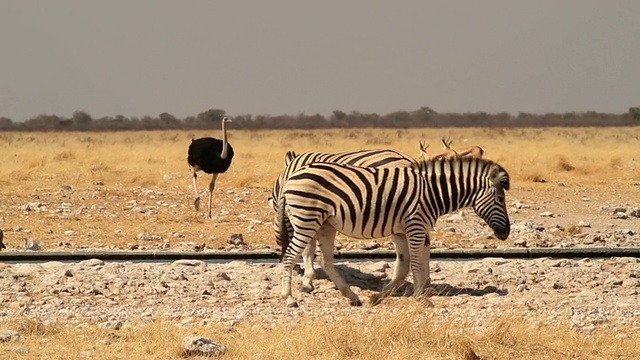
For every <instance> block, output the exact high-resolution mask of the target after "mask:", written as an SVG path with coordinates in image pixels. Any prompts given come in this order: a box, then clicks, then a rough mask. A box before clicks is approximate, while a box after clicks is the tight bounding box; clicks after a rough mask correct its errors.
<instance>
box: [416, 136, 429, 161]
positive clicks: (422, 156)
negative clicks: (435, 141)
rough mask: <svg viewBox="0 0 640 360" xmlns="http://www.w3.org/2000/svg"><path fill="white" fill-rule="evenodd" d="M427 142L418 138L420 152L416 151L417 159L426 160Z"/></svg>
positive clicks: (427, 156) (427, 157)
mask: <svg viewBox="0 0 640 360" xmlns="http://www.w3.org/2000/svg"><path fill="white" fill-rule="evenodd" d="M428 147H429V144H425V143H424V141H422V140H420V152H418V160H428V159H429V155H428V154H427V148H428Z"/></svg>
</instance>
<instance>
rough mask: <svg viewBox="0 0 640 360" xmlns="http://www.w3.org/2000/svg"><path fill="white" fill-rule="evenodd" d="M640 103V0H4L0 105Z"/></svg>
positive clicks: (248, 109) (318, 108)
mask: <svg viewBox="0 0 640 360" xmlns="http://www.w3.org/2000/svg"><path fill="white" fill-rule="evenodd" d="M639 105H640V1H637V0H629V1H622V0H620V1H618V0H607V1H604V0H534V1H517V0H503V1H498V0H482V1H480V0H478V1H471V0H469V1H455V0H450V1H449V0H448V1H445V0H443V1H426V0H415V1H402V0H397V1H372V0H358V1H356V0H322V1H304V0H269V1H240V0H235V1H214V0H189V1H178V0H171V1H169V0H127V1H124V0H109V1H104V0H101V1H95V0H55V1H36V0H13V1H12V0H0V116H7V117H9V118H11V119H13V120H15V121H20V120H25V119H27V118H29V117H32V116H36V115H38V114H43V113H47V114H56V115H61V116H70V115H71V114H72V112H73V111H74V110H84V111H87V112H89V113H90V114H91V115H93V116H94V117H100V116H105V115H109V116H113V115H119V114H122V115H126V116H143V115H152V116H157V115H158V114H159V113H161V112H165V111H166V112H169V113H171V114H174V115H176V116H178V117H184V116H188V115H196V114H197V113H199V112H201V111H204V110H207V109H210V108H219V109H224V110H226V111H227V113H229V114H231V115H235V114H254V115H256V114H271V115H279V114H297V113H299V112H305V113H307V114H314V113H320V114H324V115H328V114H330V113H331V112H332V111H333V110H336V109H338V110H342V111H345V112H350V111H353V110H357V111H361V112H376V113H379V114H386V113H389V112H392V111H396V110H415V109H418V108H419V107H420V106H429V107H431V108H432V109H434V110H436V111H438V112H468V111H487V112H500V111H506V112H510V113H513V114H516V113H518V112H520V111H523V112H534V113H543V112H565V111H587V110H594V111H600V112H613V113H623V112H626V111H627V110H628V108H629V107H630V106H639Z"/></svg>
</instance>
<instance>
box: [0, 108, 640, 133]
mask: <svg viewBox="0 0 640 360" xmlns="http://www.w3.org/2000/svg"><path fill="white" fill-rule="evenodd" d="M224 116H227V114H226V112H225V111H224V110H221V109H209V110H206V111H203V112H201V113H199V114H197V115H196V116H188V117H186V118H184V119H179V118H177V117H175V116H173V115H171V114H169V113H167V112H163V113H161V114H159V115H158V116H157V117H152V116H144V117H142V118H137V117H131V118H129V117H126V116H124V115H117V116H115V117H102V118H98V119H94V118H92V117H91V115H90V114H88V113H86V112H84V111H75V112H74V113H73V115H72V116H71V118H64V117H59V116H57V115H48V114H43V115H38V116H36V117H33V118H31V119H27V120H26V121H24V122H15V121H12V120H11V119H9V118H6V117H0V130H5V131H6V130H8V131H118V130H164V129H217V128H219V127H220V120H221V119H222V117H224ZM232 117H233V127H234V128H235V129H330V128H392V129H410V128H441V127H500V128H512V127H567V126H570V127H576V126H634V125H640V107H631V108H629V111H628V112H627V113H623V114H608V113H598V112H595V111H588V112H569V113H564V114H557V113H547V114H531V113H519V114H518V115H516V116H514V115H511V114H508V113H504V112H503V113H497V114H491V113H486V112H474V113H437V112H435V111H434V110H432V109H431V108H429V107H426V106H423V107H421V108H420V109H418V110H415V111H395V112H392V113H389V114H386V115H378V114H376V113H369V114H367V113H361V112H359V111H353V112H351V113H345V112H343V111H340V110H334V111H333V113H332V114H331V115H330V116H329V117H328V118H327V117H324V116H323V115H320V114H315V115H306V114H304V113H300V114H297V115H275V116H271V115H255V116H254V115H251V114H244V115H242V114H241V115H235V116H232Z"/></svg>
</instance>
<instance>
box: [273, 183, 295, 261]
mask: <svg viewBox="0 0 640 360" xmlns="http://www.w3.org/2000/svg"><path fill="white" fill-rule="evenodd" d="M286 205H287V202H286V199H285V198H284V191H282V192H281V193H280V197H279V198H278V216H277V221H278V224H277V226H276V241H277V242H278V243H279V244H280V246H281V247H282V249H281V253H280V261H282V258H283V257H284V253H285V251H286V250H287V247H288V246H289V242H291V238H290V236H289V228H288V227H287V222H288V220H289V218H288V216H287V210H286V209H285V207H286Z"/></svg>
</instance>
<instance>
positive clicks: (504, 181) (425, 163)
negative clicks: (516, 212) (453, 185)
mask: <svg viewBox="0 0 640 360" xmlns="http://www.w3.org/2000/svg"><path fill="white" fill-rule="evenodd" d="M455 162H460V163H463V164H464V163H476V164H478V165H480V166H482V167H483V168H489V169H490V170H489V172H488V176H489V178H490V179H491V183H492V184H493V185H494V186H496V187H499V188H502V189H504V190H509V187H510V185H511V184H510V180H509V173H507V170H505V169H504V168H503V167H502V166H501V165H500V164H498V163H496V162H495V161H492V160H488V159H482V158H475V157H458V158H455V159H436V160H430V159H426V160H419V161H417V162H416V164H415V165H414V166H413V168H414V169H416V170H419V171H421V172H426V171H429V170H430V169H433V168H434V167H435V166H436V164H441V163H455Z"/></svg>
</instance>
